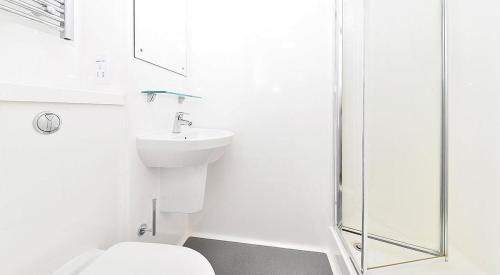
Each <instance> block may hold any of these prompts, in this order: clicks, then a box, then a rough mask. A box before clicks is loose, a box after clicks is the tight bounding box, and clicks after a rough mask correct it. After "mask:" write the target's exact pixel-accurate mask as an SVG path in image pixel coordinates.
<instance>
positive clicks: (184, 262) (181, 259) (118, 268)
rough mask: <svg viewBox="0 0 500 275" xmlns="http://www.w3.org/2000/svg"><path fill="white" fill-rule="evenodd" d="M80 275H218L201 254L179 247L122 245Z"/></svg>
mask: <svg viewBox="0 0 500 275" xmlns="http://www.w3.org/2000/svg"><path fill="white" fill-rule="evenodd" d="M80 275H215V273H214V270H213V268H212V266H211V265H210V263H209V262H208V261H207V259H205V257H203V256H202V255H201V254H200V253H198V252H196V251H194V250H192V249H189V248H186V247H180V246H174V245H167V244H154V243H134V242H128V243H119V244H117V245H114V246H113V247H111V248H110V249H108V250H107V251H106V252H104V253H103V254H102V256H100V257H99V258H98V259H97V260H95V261H94V262H93V263H92V264H91V265H90V266H89V267H87V268H86V269H85V270H83V271H82V273H80Z"/></svg>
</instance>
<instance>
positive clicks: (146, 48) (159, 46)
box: [134, 0, 187, 76]
mask: <svg viewBox="0 0 500 275" xmlns="http://www.w3.org/2000/svg"><path fill="white" fill-rule="evenodd" d="M186 17H187V3H186V0H135V1H134V52H135V53H134V54H135V58H138V59H140V60H143V61H146V62H148V63H151V64H153V65H156V66H159V67H161V68H164V69H167V70H169V71H172V72H175V73H178V74H181V75H184V76H186V75H187V66H186V61H187V58H186V39H187V38H186V37H187V35H186V25H187V24H186V21H187V18H186Z"/></svg>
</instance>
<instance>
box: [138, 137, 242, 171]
mask: <svg viewBox="0 0 500 275" xmlns="http://www.w3.org/2000/svg"><path fill="white" fill-rule="evenodd" d="M233 136H234V134H233V133H232V132H230V131H225V130H215V129H200V128H190V129H185V130H184V132H183V133H180V134H173V133H169V132H156V133H149V134H142V135H138V136H137V140H136V141H137V150H138V152H139V156H140V157H141V159H142V161H143V162H144V164H145V165H146V166H148V167H163V168H179V167H190V166H200V165H207V164H209V163H211V162H214V161H216V160H218V159H219V158H220V157H221V156H222V155H223V154H224V151H225V150H226V148H227V147H228V146H229V145H230V144H231V142H232V139H233Z"/></svg>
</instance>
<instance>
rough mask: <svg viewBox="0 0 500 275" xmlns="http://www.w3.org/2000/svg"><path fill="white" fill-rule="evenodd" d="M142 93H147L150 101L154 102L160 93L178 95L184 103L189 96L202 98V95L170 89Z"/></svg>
mask: <svg viewBox="0 0 500 275" xmlns="http://www.w3.org/2000/svg"><path fill="white" fill-rule="evenodd" d="M141 93H143V94H145V95H147V96H148V102H153V101H154V100H155V97H156V95H158V94H167V95H173V96H177V97H178V98H179V102H180V103H182V101H184V99H185V98H186V97H189V98H199V99H201V96H195V95H190V94H183V93H176V92H169V91H154V90H151V91H142V92H141Z"/></svg>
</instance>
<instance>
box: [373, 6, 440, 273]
mask: <svg viewBox="0 0 500 275" xmlns="http://www.w3.org/2000/svg"><path fill="white" fill-rule="evenodd" d="M442 4H443V3H442V0H377V1H371V0H367V1H365V6H364V11H365V26H364V45H365V52H364V58H365V59H364V60H365V69H364V72H365V106H364V108H365V118H366V119H365V125H364V127H365V164H366V165H365V173H366V181H367V183H368V190H367V194H368V201H367V205H368V208H369V213H368V216H367V223H368V227H369V233H370V236H371V239H372V240H373V241H371V242H370V253H369V254H368V261H369V263H370V264H369V265H370V267H372V268H374V267H380V266H386V265H392V264H397V263H403V262H411V261H417V260H422V259H428V258H432V257H436V256H438V255H441V245H442V242H441V241H442V224H443V221H442V218H443V217H442V211H441V210H442V206H443V205H442V192H443V188H442V181H443V172H442V169H443V158H442V157H443V136H442V134H443V130H442V129H443V56H442V43H443V40H442V38H443V36H442V23H443V21H442V16H443V13H442Z"/></svg>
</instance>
